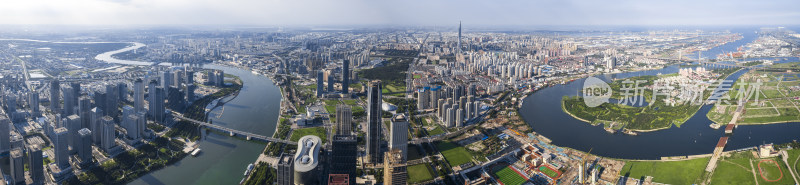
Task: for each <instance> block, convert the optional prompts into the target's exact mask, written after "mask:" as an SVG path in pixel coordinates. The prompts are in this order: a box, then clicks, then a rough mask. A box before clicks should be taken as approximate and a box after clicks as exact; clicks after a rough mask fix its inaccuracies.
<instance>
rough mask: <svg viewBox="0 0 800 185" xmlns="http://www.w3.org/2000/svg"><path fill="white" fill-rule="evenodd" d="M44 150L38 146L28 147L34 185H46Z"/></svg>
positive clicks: (29, 164) (29, 167)
mask: <svg viewBox="0 0 800 185" xmlns="http://www.w3.org/2000/svg"><path fill="white" fill-rule="evenodd" d="M42 158H43V156H42V148H41V146H39V145H38V144H34V145H30V146H29V147H28V169H30V176H31V180H32V181H33V183H31V184H33V185H42V184H44V161H42Z"/></svg>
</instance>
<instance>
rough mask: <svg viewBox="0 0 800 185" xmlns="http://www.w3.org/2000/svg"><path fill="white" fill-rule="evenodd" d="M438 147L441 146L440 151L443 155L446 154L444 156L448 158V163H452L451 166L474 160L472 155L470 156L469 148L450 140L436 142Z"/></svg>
mask: <svg viewBox="0 0 800 185" xmlns="http://www.w3.org/2000/svg"><path fill="white" fill-rule="evenodd" d="M436 147H437V148H439V151H441V152H442V155H444V158H445V159H447V163H450V166H451V167H455V166H459V165H462V164H465V163H469V162H471V161H472V156H470V154H469V152H468V151H467V149H465V148H464V147H461V146H458V145H456V144H454V143H451V142H449V141H441V142H436Z"/></svg>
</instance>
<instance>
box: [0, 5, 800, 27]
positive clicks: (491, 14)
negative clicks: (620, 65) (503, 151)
mask: <svg viewBox="0 0 800 185" xmlns="http://www.w3.org/2000/svg"><path fill="white" fill-rule="evenodd" d="M459 20H461V21H464V24H472V25H796V24H799V23H800V0H747V1H745V0H713V1H703V0H659V1H650V0H485V1H478V0H441V1H438V0H9V1H5V2H3V3H2V6H0V24H80V25H392V24H398V25H441V24H448V25H452V24H454V22H458V21H459Z"/></svg>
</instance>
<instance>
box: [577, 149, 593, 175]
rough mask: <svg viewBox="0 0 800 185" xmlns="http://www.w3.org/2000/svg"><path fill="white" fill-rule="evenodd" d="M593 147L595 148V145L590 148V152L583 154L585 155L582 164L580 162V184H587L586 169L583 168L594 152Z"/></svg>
mask: <svg viewBox="0 0 800 185" xmlns="http://www.w3.org/2000/svg"><path fill="white" fill-rule="evenodd" d="M593 149H594V147H593V148H590V149H589V152H586V154H583V157H581V164H580V166H578V171H579V172H578V183H579V184H586V178H584V175H586V170H584V169H583V168H584V167H585V166H586V158H587V157H589V155H590V154H591V153H592V150H593Z"/></svg>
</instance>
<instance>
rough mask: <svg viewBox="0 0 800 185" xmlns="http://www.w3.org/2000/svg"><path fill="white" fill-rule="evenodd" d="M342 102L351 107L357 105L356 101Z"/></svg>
mask: <svg viewBox="0 0 800 185" xmlns="http://www.w3.org/2000/svg"><path fill="white" fill-rule="evenodd" d="M342 101H344V104H347V105H350V106H355V105H357V104H356V100H342Z"/></svg>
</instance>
